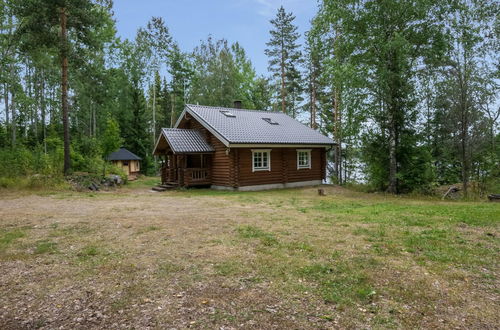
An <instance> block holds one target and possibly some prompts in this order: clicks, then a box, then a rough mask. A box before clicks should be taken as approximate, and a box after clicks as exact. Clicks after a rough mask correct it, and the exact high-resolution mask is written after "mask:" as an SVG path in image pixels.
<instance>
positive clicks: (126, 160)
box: [106, 147, 141, 179]
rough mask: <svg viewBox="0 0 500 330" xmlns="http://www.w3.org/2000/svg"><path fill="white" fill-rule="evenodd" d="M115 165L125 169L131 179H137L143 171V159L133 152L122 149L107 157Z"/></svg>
mask: <svg viewBox="0 0 500 330" xmlns="http://www.w3.org/2000/svg"><path fill="white" fill-rule="evenodd" d="M106 159H107V160H109V161H111V162H112V163H113V165H115V166H118V167H119V168H121V169H123V171H124V172H125V173H126V174H127V176H128V178H129V179H135V178H136V177H137V175H138V174H139V171H140V170H141V166H140V161H141V157H139V156H137V155H136V154H134V153H133V152H131V151H129V150H127V149H125V148H124V147H121V148H120V149H119V150H117V151H115V152H113V153H111V154H109V155H108V157H106Z"/></svg>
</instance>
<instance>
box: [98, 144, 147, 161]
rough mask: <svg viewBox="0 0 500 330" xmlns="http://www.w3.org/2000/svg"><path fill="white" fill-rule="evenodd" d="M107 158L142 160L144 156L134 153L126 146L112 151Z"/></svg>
mask: <svg viewBox="0 0 500 330" xmlns="http://www.w3.org/2000/svg"><path fill="white" fill-rule="evenodd" d="M106 159H107V160H141V159H142V158H141V157H139V156H137V155H136V154H134V153H133V152H130V151H128V150H127V149H125V148H123V147H122V148H120V149H119V150H117V151H115V152H112V153H110V154H109V155H108V156H107V157H106Z"/></svg>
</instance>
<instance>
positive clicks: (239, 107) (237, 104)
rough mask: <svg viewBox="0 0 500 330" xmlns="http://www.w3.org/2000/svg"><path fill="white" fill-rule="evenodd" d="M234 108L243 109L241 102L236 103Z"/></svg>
mask: <svg viewBox="0 0 500 330" xmlns="http://www.w3.org/2000/svg"><path fill="white" fill-rule="evenodd" d="M234 108H235V109H241V101H234Z"/></svg>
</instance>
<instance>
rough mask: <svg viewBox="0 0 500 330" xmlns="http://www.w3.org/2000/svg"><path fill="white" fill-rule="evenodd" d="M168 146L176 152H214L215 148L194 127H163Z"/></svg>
mask: <svg viewBox="0 0 500 330" xmlns="http://www.w3.org/2000/svg"><path fill="white" fill-rule="evenodd" d="M162 133H163V135H164V136H165V138H166V140H167V142H168V144H169V146H170V148H171V149H172V151H173V152H174V153H176V154H182V153H205V152H214V151H215V149H214V148H213V147H212V146H211V145H210V144H208V142H207V141H206V140H205V138H204V137H203V134H202V133H201V132H200V131H199V130H196V129H181V128H163V129H162Z"/></svg>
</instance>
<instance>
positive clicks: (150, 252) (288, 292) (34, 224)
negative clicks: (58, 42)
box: [0, 178, 500, 329]
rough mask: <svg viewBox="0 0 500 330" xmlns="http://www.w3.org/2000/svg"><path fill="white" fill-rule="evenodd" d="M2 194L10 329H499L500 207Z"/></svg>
mask: <svg viewBox="0 0 500 330" xmlns="http://www.w3.org/2000/svg"><path fill="white" fill-rule="evenodd" d="M156 181H158V180H157V179H155V178H147V179H145V181H140V180H139V181H136V182H134V183H133V184H131V185H130V186H128V187H127V188H123V189H120V190H117V191H115V192H99V193H76V192H67V191H66V192H64V191H59V192H53V193H50V192H36V193H33V194H30V193H26V192H24V193H23V192H19V191H17V192H12V191H5V190H3V191H0V269H1V271H0V328H1V329H11V328H12V329H18V328H58V327H60V326H62V327H63V328H82V329H83V328H107V329H111V328H138V329H139V328H145V327H151V328H170V327H171V328H177V329H180V328H187V327H191V328H207V329H213V328H217V329H219V328H223V329H230V328H259V329H269V328H289V329H299V328H300V329H305V328H311V329H313V328H314V329H316V328H380V329H385V328H463V329H471V328H497V327H498V326H499V324H500V281H499V271H500V269H499V261H500V260H499V252H500V239H499V238H500V232H499V224H500V204H495V203H488V202H443V201H440V200H434V199H413V198H409V197H392V196H387V195H384V194H364V193H357V192H353V191H349V190H345V189H342V188H336V187H326V188H325V190H326V192H327V196H325V197H320V196H318V195H317V193H316V189H314V188H304V189H288V190H274V191H265V192H244V193H243V192H239V193H231V192H217V191H211V190H181V191H170V192H164V193H153V192H151V191H149V190H148V189H147V187H148V186H149V187H150V186H151V183H155V182H156Z"/></svg>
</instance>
